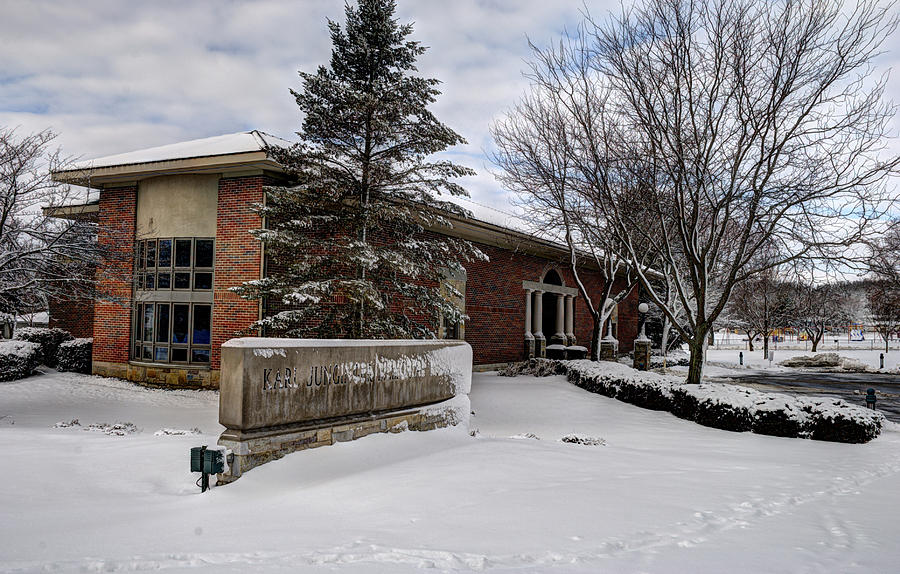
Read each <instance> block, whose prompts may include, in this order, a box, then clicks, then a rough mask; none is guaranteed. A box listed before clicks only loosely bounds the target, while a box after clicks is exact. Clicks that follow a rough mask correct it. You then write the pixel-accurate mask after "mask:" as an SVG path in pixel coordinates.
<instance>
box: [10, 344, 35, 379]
mask: <svg viewBox="0 0 900 574" xmlns="http://www.w3.org/2000/svg"><path fill="white" fill-rule="evenodd" d="M40 355H41V347H40V345H38V344H37V343H29V342H28V341H0V381H15V380H17V379H23V378H25V377H27V376H28V375H30V374H31V373H33V372H34V369H35V368H36V367H37V366H38V365H39V364H40Z"/></svg>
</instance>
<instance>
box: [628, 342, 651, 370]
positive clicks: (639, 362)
mask: <svg viewBox="0 0 900 574" xmlns="http://www.w3.org/2000/svg"><path fill="white" fill-rule="evenodd" d="M631 366H632V367H634V368H635V369H637V370H639V371H646V370H647V369H649V368H650V339H643V340H642V339H635V340H634V362H633V363H632V364H631Z"/></svg>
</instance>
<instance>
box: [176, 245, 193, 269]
mask: <svg viewBox="0 0 900 574" xmlns="http://www.w3.org/2000/svg"><path fill="white" fill-rule="evenodd" d="M190 266H191V240H190V239H176V240H175V267H190Z"/></svg>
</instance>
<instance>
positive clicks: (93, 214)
mask: <svg viewBox="0 0 900 574" xmlns="http://www.w3.org/2000/svg"><path fill="white" fill-rule="evenodd" d="M41 211H43V213H44V215H45V216H47V217H56V218H59V219H72V220H76V221H96V220H97V217H98V215H99V213H100V204H99V203H97V202H96V201H92V202H89V203H81V204H75V205H62V206H57V207H42V208H41Z"/></svg>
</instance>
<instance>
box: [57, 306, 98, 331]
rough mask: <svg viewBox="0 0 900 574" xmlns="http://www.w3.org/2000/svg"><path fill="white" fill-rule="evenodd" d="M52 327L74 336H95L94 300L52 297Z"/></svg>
mask: <svg viewBox="0 0 900 574" xmlns="http://www.w3.org/2000/svg"><path fill="white" fill-rule="evenodd" d="M50 327H51V328H52V327H57V328H59V329H64V330H66V331H68V332H69V333H72V336H74V337H93V336H94V302H93V301H86V300H83V299H50Z"/></svg>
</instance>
